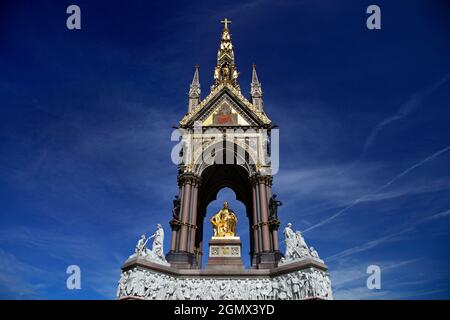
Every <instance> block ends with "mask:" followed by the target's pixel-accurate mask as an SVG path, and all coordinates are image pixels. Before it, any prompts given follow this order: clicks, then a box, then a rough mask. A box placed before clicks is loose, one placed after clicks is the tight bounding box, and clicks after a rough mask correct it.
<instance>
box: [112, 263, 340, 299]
mask: <svg viewBox="0 0 450 320" xmlns="http://www.w3.org/2000/svg"><path fill="white" fill-rule="evenodd" d="M326 271H327V267H326V266H325V265H324V264H323V263H322V262H320V261H318V260H316V259H313V258H305V259H302V260H298V261H296V262H293V263H289V264H286V265H283V266H280V267H277V268H273V269H247V270H223V269H222V270H220V269H217V270H216V269H209V270H208V269H206V270H199V269H190V270H188V269H185V270H183V269H177V268H173V267H168V266H164V265H160V264H154V263H152V262H149V261H147V260H143V259H140V258H134V259H130V260H128V261H127V262H126V263H125V264H124V266H123V267H122V276H121V278H120V281H119V286H118V289H117V298H118V299H146V300H165V299H176V300H184V299H190V300H219V299H221V300H230V299H245V300H273V299H287V300H303V299H326V300H329V299H333V297H332V291H331V283H330V278H329V275H328V273H327V272H326Z"/></svg>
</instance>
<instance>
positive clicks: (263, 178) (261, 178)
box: [250, 173, 273, 187]
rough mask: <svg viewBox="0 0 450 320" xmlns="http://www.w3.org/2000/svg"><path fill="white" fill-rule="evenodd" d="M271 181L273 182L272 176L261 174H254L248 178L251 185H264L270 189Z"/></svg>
mask: <svg viewBox="0 0 450 320" xmlns="http://www.w3.org/2000/svg"><path fill="white" fill-rule="evenodd" d="M272 181H273V176H272V175H261V174H258V173H256V174H254V175H252V176H250V182H251V183H252V184H253V185H256V184H260V183H264V184H265V185H267V186H269V187H271V186H272Z"/></svg>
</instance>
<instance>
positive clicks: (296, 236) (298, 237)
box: [280, 223, 322, 265]
mask: <svg viewBox="0 0 450 320" xmlns="http://www.w3.org/2000/svg"><path fill="white" fill-rule="evenodd" d="M284 243H285V245H286V253H285V254H284V257H283V258H282V259H281V261H280V265H283V264H288V263H291V262H295V261H298V260H301V259H303V258H308V257H309V258H314V259H317V260H319V261H321V262H322V260H321V259H320V258H319V254H318V253H317V251H316V250H315V249H314V247H308V246H307V245H306V242H305V239H304V238H303V236H302V234H301V233H300V231H295V232H294V230H292V224H291V223H288V224H287V226H286V228H284Z"/></svg>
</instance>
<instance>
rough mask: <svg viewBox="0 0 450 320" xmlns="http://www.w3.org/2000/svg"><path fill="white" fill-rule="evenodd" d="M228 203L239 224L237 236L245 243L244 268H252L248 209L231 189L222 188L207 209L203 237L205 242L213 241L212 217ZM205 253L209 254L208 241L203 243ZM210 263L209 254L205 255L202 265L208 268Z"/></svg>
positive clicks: (243, 244) (243, 252) (243, 251)
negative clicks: (207, 265)
mask: <svg viewBox="0 0 450 320" xmlns="http://www.w3.org/2000/svg"><path fill="white" fill-rule="evenodd" d="M224 201H228V204H229V207H230V208H231V209H232V210H233V211H234V213H235V214H236V216H237V219H238V223H237V236H239V237H241V239H243V240H244V241H243V242H242V261H243V263H244V266H245V267H246V268H249V267H250V264H251V255H250V254H251V252H250V244H249V242H248V241H246V240H247V239H249V238H250V234H249V226H248V224H249V221H248V220H247V216H246V208H245V205H244V204H243V203H242V202H241V201H239V200H237V199H236V194H235V193H234V191H233V190H232V189H230V188H227V187H225V188H222V189H221V190H220V191H219V192H218V194H217V197H216V200H214V201H212V202H211V203H210V204H209V205H208V207H207V209H206V216H205V217H204V221H203V224H204V226H205V227H204V231H203V237H204V239H205V240H207V239H211V237H212V236H213V228H212V226H211V223H210V219H211V217H212V216H213V215H214V214H215V213H217V212H218V211H219V210H221V209H222V207H223V202H224ZM202 249H203V252H208V241H205V242H204V243H203V248H202ZM207 261H208V257H207V254H205V255H204V256H203V258H202V265H203V266H206V263H207Z"/></svg>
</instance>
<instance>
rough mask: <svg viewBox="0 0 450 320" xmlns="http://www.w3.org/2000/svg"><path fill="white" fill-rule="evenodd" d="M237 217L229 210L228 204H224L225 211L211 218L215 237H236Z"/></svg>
mask: <svg viewBox="0 0 450 320" xmlns="http://www.w3.org/2000/svg"><path fill="white" fill-rule="evenodd" d="M236 223H237V217H236V215H235V214H234V212H233V211H232V210H231V209H230V208H228V202H226V201H225V202H224V203H223V209H222V210H220V211H219V212H217V213H216V214H215V215H214V216H213V217H212V218H211V224H212V226H213V229H214V237H234V236H236Z"/></svg>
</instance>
